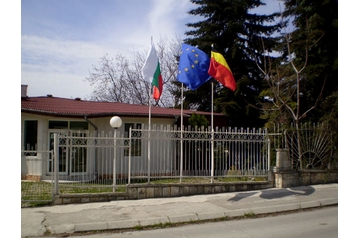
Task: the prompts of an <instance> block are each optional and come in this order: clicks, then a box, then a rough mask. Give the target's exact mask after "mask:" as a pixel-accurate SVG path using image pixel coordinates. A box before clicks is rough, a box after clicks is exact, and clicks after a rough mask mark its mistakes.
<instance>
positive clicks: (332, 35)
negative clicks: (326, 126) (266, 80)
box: [284, 0, 338, 126]
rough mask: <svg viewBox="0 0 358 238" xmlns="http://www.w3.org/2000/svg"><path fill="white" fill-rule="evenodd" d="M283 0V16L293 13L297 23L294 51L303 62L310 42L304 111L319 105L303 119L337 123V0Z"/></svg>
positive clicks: (292, 40)
mask: <svg viewBox="0 0 358 238" xmlns="http://www.w3.org/2000/svg"><path fill="white" fill-rule="evenodd" d="M284 3H285V11H284V16H285V17H291V18H292V19H293V24H294V26H295V30H294V31H293V32H292V34H290V37H291V42H292V43H290V47H291V51H292V52H294V53H295V57H296V59H297V60H300V61H301V64H303V63H304V61H305V55H306V52H305V47H304V45H306V44H308V45H309V48H308V58H307V66H306V69H305V70H304V74H303V75H302V77H303V78H304V80H303V83H302V85H301V92H302V95H301V102H302V105H301V107H302V108H301V111H305V110H307V109H308V108H309V107H311V106H312V105H314V104H316V102H317V106H316V108H315V110H312V111H311V112H310V114H309V115H307V117H306V118H303V121H311V122H318V121H320V120H326V121H327V120H328V121H331V122H333V123H334V124H337V126H338V0H316V1H304V0H284ZM285 53H287V52H285ZM284 56H286V54H284ZM322 89H323V91H322ZM317 99H319V101H317ZM334 121H336V122H334Z"/></svg>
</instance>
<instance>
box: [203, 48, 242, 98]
mask: <svg viewBox="0 0 358 238" xmlns="http://www.w3.org/2000/svg"><path fill="white" fill-rule="evenodd" d="M208 73H209V74H210V75H211V77H213V78H214V79H216V80H217V81H219V82H220V83H221V84H222V85H224V86H225V87H227V88H229V89H231V90H232V91H235V90H236V82H235V79H234V75H233V74H232V72H231V70H230V68H229V65H228V64H227V63H226V60H225V58H224V56H222V54H220V53H218V52H214V51H211V58H210V66H209V71H208Z"/></svg>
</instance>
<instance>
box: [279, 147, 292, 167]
mask: <svg viewBox="0 0 358 238" xmlns="http://www.w3.org/2000/svg"><path fill="white" fill-rule="evenodd" d="M276 170H277V171H289V170H292V163H291V159H290V154H289V151H288V149H276Z"/></svg>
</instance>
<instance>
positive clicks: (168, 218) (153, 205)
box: [21, 184, 338, 237]
mask: <svg viewBox="0 0 358 238" xmlns="http://www.w3.org/2000/svg"><path fill="white" fill-rule="evenodd" d="M327 205H338V184H325V185H311V186H302V187H292V188H282V189H279V188H272V189H265V190H254V191H245V192H232V193H221V194H210V195H196V196H189V197H178V198H153V199H143V200H124V201H123V200H122V201H112V202H101V203H87V204H70V205H58V206H48V207H37V208H22V209H21V237H36V236H41V235H44V234H47V235H49V234H50V233H51V234H62V233H74V232H78V231H95V230H108V229H123V228H133V227H136V226H147V225H154V224H159V223H166V222H171V223H177V222H188V221H196V220H210V219H215V218H222V217H237V216H243V215H245V214H250V213H254V214H265V213H272V212H282V211H291V210H298V209H300V208H313V207H320V206H327Z"/></svg>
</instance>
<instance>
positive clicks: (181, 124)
mask: <svg viewBox="0 0 358 238" xmlns="http://www.w3.org/2000/svg"><path fill="white" fill-rule="evenodd" d="M183 88H184V86H183V83H181V109H180V183H182V177H183Z"/></svg>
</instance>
